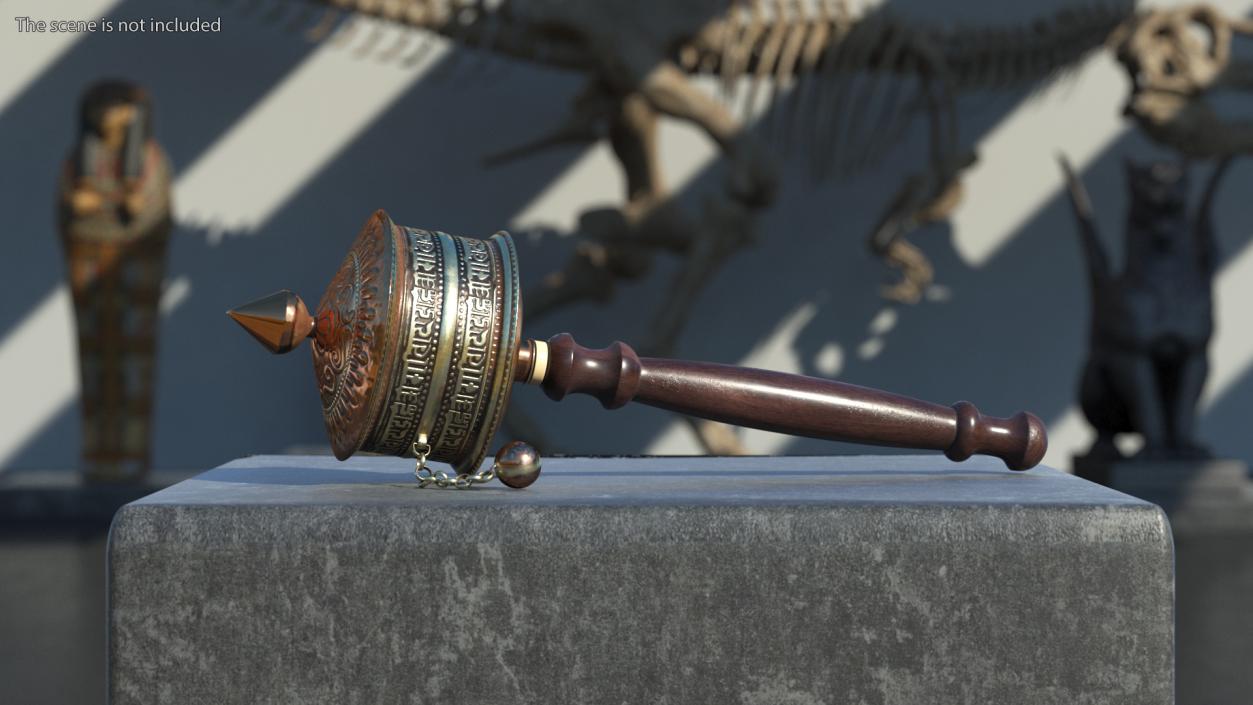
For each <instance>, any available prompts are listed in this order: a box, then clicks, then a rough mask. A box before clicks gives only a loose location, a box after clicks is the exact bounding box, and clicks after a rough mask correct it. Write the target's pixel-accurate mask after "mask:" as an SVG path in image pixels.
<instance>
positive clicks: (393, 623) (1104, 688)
mask: <svg viewBox="0 0 1253 705" xmlns="http://www.w3.org/2000/svg"><path fill="white" fill-rule="evenodd" d="M412 472H413V463H412V461H405V460H403V459H398V458H384V457H361V458H353V459H351V460H349V461H347V462H343V463H340V462H337V461H335V460H332V459H330V458H313V457H291V456H286V457H278V456H262V457H254V458H248V459H244V460H238V461H235V462H232V463H230V464H228V465H225V466H223V467H220V468H217V469H215V470H211V471H209V472H207V473H204V474H202V475H199V476H197V477H196V478H194V479H192V480H188V481H185V482H182V483H180V484H178V485H175V486H173V487H170V488H168V489H165V490H162V491H161V492H158V493H156V494H154V495H151V496H149V497H147V498H145V499H143V500H141V501H139V502H135V503H132V504H130V505H127V506H126V507H124V508H123V509H122V510H121V511H120V512H119V513H118V515H117V518H116V519H115V521H114V525H113V534H112V537H111V541H110V549H109V550H110V559H109V604H110V608H109V624H110V628H109V634H110V636H109V649H110V651H109V653H110V657H109V674H110V675H109V678H110V681H109V682H110V695H111V698H112V702H113V703H114V704H115V705H129V704H130V703H178V704H179V705H199V704H200V703H204V704H206V705H209V704H212V705H218V704H219V703H223V702H248V703H253V702H319V703H321V702H333V703H376V702H377V703H392V702H432V703H434V702H438V703H449V704H452V705H459V704H461V703H465V704H467V705H469V704H474V705H481V704H482V703H545V704H547V703H588V704H591V705H600V704H604V705H621V703H637V702H649V703H706V702H709V703H714V702H716V703H741V704H742V705H778V704H786V703H883V704H885V705H888V704H890V705H897V704H899V705H930V704H932V703H934V704H935V705H950V704H951V703H1015V704H1016V705H1072V704H1073V703H1102V705H1170V704H1171V703H1173V702H1174V700H1173V692H1174V689H1173V673H1174V651H1173V638H1174V632H1173V627H1172V616H1173V606H1174V601H1173V596H1174V595H1173V586H1174V581H1173V577H1174V576H1173V560H1172V550H1171V540H1170V532H1169V527H1168V526H1167V524H1166V521H1165V517H1164V515H1163V514H1162V512H1161V510H1159V509H1158V508H1157V507H1155V506H1154V505H1152V504H1148V503H1146V502H1143V501H1141V500H1138V499H1134V498H1132V497H1129V496H1127V495H1124V494H1121V493H1118V492H1115V491H1113V490H1109V489H1106V488H1104V487H1101V486H1099V485H1095V484H1093V483H1090V482H1087V481H1085V480H1081V479H1079V478H1077V477H1072V476H1069V475H1065V474H1062V473H1059V472H1057V471H1055V470H1050V469H1047V468H1039V469H1035V470H1031V471H1028V472H1025V473H1015V472H1011V471H1009V470H1006V469H1005V468H1004V466H1002V465H1000V464H999V463H998V462H997V461H995V460H986V461H984V460H977V461H976V460H971V461H967V462H965V463H952V462H950V461H948V460H945V459H944V458H941V457H938V456H927V457H922V456H900V455H894V456H863V457H826V458H800V457H791V458H743V457H741V458H693V457H682V458H676V457H672V458H556V459H550V460H548V461H547V462H546V463H545V469H544V472H543V475H541V477H540V478H539V481H538V482H536V483H535V484H534V485H531V486H530V487H528V488H527V489H524V490H511V489H509V488H507V487H504V486H503V485H499V484H495V483H493V484H489V485H485V486H482V487H476V488H474V489H472V490H454V489H444V490H439V489H419V488H418V487H417V486H416V483H415V482H414V481H413V479H412Z"/></svg>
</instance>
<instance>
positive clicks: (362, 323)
mask: <svg viewBox="0 0 1253 705" xmlns="http://www.w3.org/2000/svg"><path fill="white" fill-rule="evenodd" d="M292 298H294V297H292ZM296 301H297V302H298V299H297V300H296ZM315 316H316V317H315V321H316V322H315V324H314V325H315V329H314V336H313V338H314V340H313V346H312V347H313V368H314V374H315V376H316V377H317V383H318V391H319V393H320V395H321V397H322V414H323V417H324V419H325V421H326V430H327V433H328V435H329V436H330V441H331V448H332V450H333V451H334V453H335V457H337V458H339V459H340V460H344V459H346V458H348V457H349V456H351V455H352V454H353V453H355V452H357V451H359V450H364V451H370V452H374V453H383V454H387V455H400V456H411V455H413V454H414V450H415V444H416V447H417V448H423V447H424V446H429V448H430V450H429V453H428V454H427V457H429V458H430V459H432V460H437V461H441V462H446V463H449V464H450V465H452V466H453V467H454V468H455V469H456V470H457V471H458V472H466V471H472V470H473V469H475V468H477V467H478V466H479V464H480V463H481V462H482V461H483V457H484V455H485V454H486V452H487V445H488V443H490V442H491V439H492V436H493V434H495V432H496V429H497V427H499V425H500V420H501V417H502V416H503V414H504V411H505V407H506V405H507V404H508V401H509V388H510V387H511V386H512V382H513V364H514V359H515V358H516V352H517V350H518V343H519V334H520V331H521V329H522V320H521V319H522V302H521V297H520V296H519V291H518V265H517V252H516V250H515V249H514V245H513V240H511V239H510V237H509V235H508V234H507V233H504V232H500V233H497V234H495V235H493V236H492V237H491V238H489V239H487V240H477V239H473V238H466V237H458V236H455V235H448V234H446V233H442V232H434V231H429V230H421V229H418V228H410V227H406V226H402V225H397V224H396V223H394V222H392V220H391V218H389V217H388V216H387V214H386V213H384V212H383V211H381V210H380V211H376V212H375V213H374V215H372V216H371V217H370V219H369V220H368V221H366V223H365V225H364V226H363V227H362V229H361V232H360V233H359V234H358V235H357V239H356V240H355V241H354V242H353V244H352V248H351V249H350V250H349V252H348V255H347V256H346V257H345V258H344V261H343V263H342V264H341V265H340V268H339V271H338V272H336V274H335V277H334V278H333V279H332V280H331V283H330V286H329V287H327V290H326V293H325V294H323V295H322V300H321V302H319V304H318V310H317V313H316V315H315ZM296 335H297V339H296V340H294V341H288V342H289V344H290V343H298V342H299V333H297V334H296Z"/></svg>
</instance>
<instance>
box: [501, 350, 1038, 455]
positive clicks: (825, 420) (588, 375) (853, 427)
mask: <svg viewBox="0 0 1253 705" xmlns="http://www.w3.org/2000/svg"><path fill="white" fill-rule="evenodd" d="M537 349H538V346H537V345H535V344H534V343H531V342H530V341H528V343H527V344H525V345H524V346H523V350H522V351H521V352H520V354H519V363H520V364H519V365H518V368H519V371H518V379H529V380H531V381H536V382H539V383H540V384H541V386H542V387H543V389H544V392H545V393H546V394H547V395H548V396H549V397H550V398H552V399H555V400H559V399H562V398H563V397H565V396H566V395H567V394H574V393H581V394H590V395H591V396H594V397H596V398H597V399H599V400H600V402H601V404H603V405H604V406H605V408H607V409H616V408H618V407H620V406H622V405H624V404H626V403H627V402H630V401H637V402H641V403H643V404H648V405H649V406H655V407H659V408H662V409H669V410H671V411H676V412H679V413H681V414H688V415H690V416H698V417H700V418H704V419H711V420H713V421H722V422H724V423H729V424H734V425H737V426H748V427H751V428H760V429H763V430H766V431H776V432H778V433H786V434H791V435H797V436H808V437H810V438H822V439H826V440H833V441H852V442H855V443H870V444H874V445H883V446H896V447H901V448H924V449H930V450H941V451H944V454H945V455H946V456H948V458H949V459H951V460H965V459H966V458H969V457H970V456H971V455H975V454H980V455H993V456H996V457H998V458H1000V459H1001V460H1004V461H1005V464H1006V465H1007V466H1009V468H1010V469H1011V470H1026V469H1028V468H1031V467H1034V466H1035V465H1037V464H1038V463H1039V462H1040V460H1041V459H1042V458H1043V457H1044V451H1045V448H1046V447H1047V446H1048V440H1047V437H1046V435H1045V431H1044V424H1043V423H1042V422H1041V421H1040V419H1039V418H1037V417H1036V416H1034V415H1033V414H1029V413H1025V412H1024V413H1018V414H1014V415H1013V416H1011V417H1009V418H1007V419H1002V418H996V417H991V416H983V415H981V414H980V413H979V410H978V409H976V408H975V406H974V404H971V403H970V402H965V401H961V402H957V403H956V404H954V405H953V406H951V407H949V406H942V405H940V404H932V403H930V402H925V401H919V400H917V399H912V398H910V397H906V396H901V395H898V394H891V393H889V392H883V391H880V390H877V389H870V388H867V387H859V386H857V385H853V384H846V383H843V382H833V381H831V380H826V379H817V378H814V377H804V376H801V375H789V374H784V373H782V372H771V371H769V370H757V369H751V368H747V367H735V366H732V365H719V364H714V363H708V362H682V361H678V360H664V359H658V358H647V357H645V358H641V357H638V356H637V355H636V354H635V351H634V350H632V349H631V347H630V346H629V345H627V344H625V343H621V342H615V343H613V344H612V345H610V346H609V347H607V348H604V349H601V350H589V349H588V348H585V347H583V346H581V345H579V344H578V343H576V342H575V341H574V338H572V337H571V336H570V335H569V334H568V333H561V334H559V335H555V336H553V337H552V338H550V339H549V341H548V345H547V351H546V352H547V355H546V360H545V362H546V369H545V370H544V371H543V372H542V373H541V375H540V378H539V379H536V375H534V370H533V367H532V363H533V362H534V359H535V356H536V351H537ZM541 380H542V381H541Z"/></svg>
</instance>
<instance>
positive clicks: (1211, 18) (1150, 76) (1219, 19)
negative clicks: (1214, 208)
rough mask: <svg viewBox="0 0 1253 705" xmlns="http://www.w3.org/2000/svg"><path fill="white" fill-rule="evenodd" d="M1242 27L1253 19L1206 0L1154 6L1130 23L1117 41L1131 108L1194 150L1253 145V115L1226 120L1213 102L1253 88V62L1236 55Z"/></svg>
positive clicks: (1222, 153)
mask: <svg viewBox="0 0 1253 705" xmlns="http://www.w3.org/2000/svg"><path fill="white" fill-rule="evenodd" d="M1237 35H1245V36H1248V35H1253V21H1250V20H1247V19H1242V18H1228V17H1225V16H1223V14H1222V13H1221V12H1219V11H1218V10H1217V9H1216V8H1214V7H1212V6H1210V5H1206V4H1198V5H1187V6H1183V7H1177V8H1170V9H1165V10H1156V11H1153V12H1147V13H1144V14H1141V15H1138V16H1136V17H1135V18H1134V19H1132V20H1130V21H1128V22H1127V23H1125V24H1124V25H1122V26H1121V27H1120V28H1119V29H1118V31H1116V32H1115V33H1114V34H1113V35H1112V36H1111V37H1110V40H1109V44H1110V46H1111V47H1112V48H1113V50H1114V52H1115V55H1116V56H1117V57H1118V61H1119V63H1121V64H1122V65H1123V67H1124V68H1125V69H1126V70H1127V73H1128V76H1129V77H1130V79H1131V96H1130V98H1129V99H1128V101H1127V106H1126V109H1125V110H1124V112H1125V113H1126V114H1127V115H1128V116H1130V117H1132V118H1134V119H1135V121H1136V123H1137V124H1138V125H1139V126H1140V128H1141V129H1142V130H1144V132H1145V134H1147V135H1148V136H1149V137H1150V138H1152V139H1153V140H1155V141H1157V142H1159V143H1161V144H1163V145H1165V146H1167V147H1170V148H1172V149H1175V150H1177V151H1179V152H1180V153H1181V154H1183V155H1184V156H1186V157H1193V158H1199V159H1209V158H1214V157H1228V156H1232V155H1236V154H1249V153H1250V152H1253V122H1250V121H1248V120H1224V119H1223V118H1220V117H1219V116H1218V114H1217V113H1215V112H1214V109H1213V108H1212V107H1211V105H1210V102H1209V97H1210V96H1211V95H1213V94H1214V93H1217V92H1219V91H1224V90H1243V91H1248V90H1251V89H1253V62H1250V61H1248V60H1245V59H1239V58H1236V57H1234V56H1233V55H1232V44H1233V40H1234V38H1235V37H1236V36H1237Z"/></svg>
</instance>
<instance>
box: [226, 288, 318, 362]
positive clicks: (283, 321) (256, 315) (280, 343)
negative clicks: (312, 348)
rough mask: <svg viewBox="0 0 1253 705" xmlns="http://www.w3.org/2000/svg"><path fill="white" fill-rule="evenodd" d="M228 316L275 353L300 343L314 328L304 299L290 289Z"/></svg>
mask: <svg viewBox="0 0 1253 705" xmlns="http://www.w3.org/2000/svg"><path fill="white" fill-rule="evenodd" d="M226 315H227V316H229V317H230V318H231V319H232V320H234V321H235V322H236V323H238V324H239V325H240V326H242V327H243V329H244V330H246V331H248V334H249V335H251V336H252V337H254V338H256V339H257V342H259V343H261V344H262V345H264V346H265V348H266V350H269V351H270V352H272V353H275V354H280V353H285V352H288V351H290V350H291V349H292V348H295V347H296V346H297V345H300V342H301V341H303V340H304V339H305V338H307V337H309V335H310V334H311V333H312V332H313V328H314V320H313V317H312V316H310V315H309V309H308V308H306V307H305V302H304V301H301V300H300V297H299V296H297V295H296V294H294V293H292V292H291V291H288V290H287V289H283V290H282V291H276V292H274V293H273V294H270V295H269V296H263V297H261V298H259V299H257V300H256V301H251V302H249V303H246V304H244V305H243V306H240V307H239V308H234V309H231V310H230V311H227V312H226Z"/></svg>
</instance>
